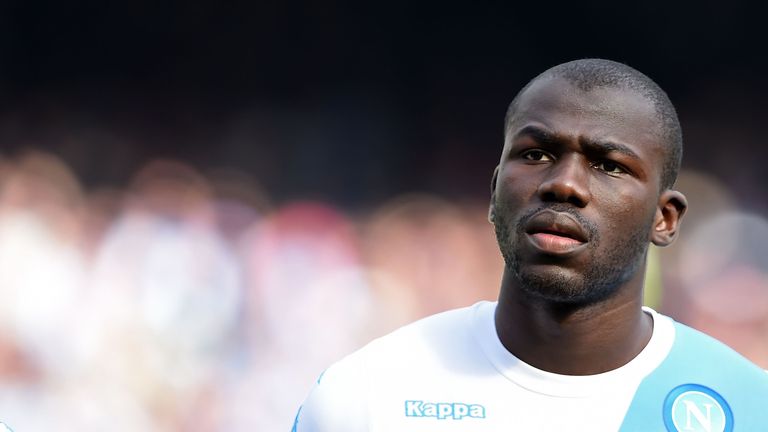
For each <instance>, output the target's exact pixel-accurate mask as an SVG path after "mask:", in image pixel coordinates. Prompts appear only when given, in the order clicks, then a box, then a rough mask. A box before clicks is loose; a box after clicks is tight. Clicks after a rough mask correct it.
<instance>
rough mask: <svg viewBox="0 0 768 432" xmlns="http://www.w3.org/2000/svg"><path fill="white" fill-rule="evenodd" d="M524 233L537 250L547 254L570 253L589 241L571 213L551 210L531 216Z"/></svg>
mask: <svg viewBox="0 0 768 432" xmlns="http://www.w3.org/2000/svg"><path fill="white" fill-rule="evenodd" d="M525 234H526V237H527V238H528V239H529V240H530V242H531V243H532V244H533V246H534V247H535V248H536V249H538V250H539V252H541V253H544V254H548V255H568V254H572V253H574V252H576V251H578V250H580V249H582V248H583V247H585V246H586V244H587V243H588V242H589V236H588V235H587V233H586V231H585V230H584V228H583V227H582V226H581V224H579V223H578V222H577V221H576V220H575V219H574V218H573V217H572V216H571V215H569V214H568V213H560V212H554V211H551V210H544V211H542V212H540V213H538V214H537V215H535V216H534V217H533V218H531V219H530V221H528V223H527V224H526V226H525Z"/></svg>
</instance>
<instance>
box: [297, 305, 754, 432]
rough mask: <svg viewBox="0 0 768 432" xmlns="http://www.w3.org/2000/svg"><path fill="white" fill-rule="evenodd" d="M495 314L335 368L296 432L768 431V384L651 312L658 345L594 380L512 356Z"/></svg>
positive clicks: (424, 329) (423, 331)
mask: <svg viewBox="0 0 768 432" xmlns="http://www.w3.org/2000/svg"><path fill="white" fill-rule="evenodd" d="M495 310H496V303H492V302H480V303H477V304H475V305H474V306H471V307H468V308H463V309H457V310H453V311H448V312H444V313H441V314H437V315H434V316H431V317H428V318H425V319H423V320H420V321H417V322H415V323H413V324H410V325H407V326H405V327H402V328H400V329H398V330H396V331H395V332H393V333H391V334H389V335H387V336H384V337H382V338H379V339H376V340H374V341H373V342H371V343H369V344H368V345H366V346H365V347H363V348H362V349H360V350H358V351H357V352H355V353H353V354H351V355H349V356H347V357H346V358H344V359H342V360H341V361H339V362H337V363H336V364H334V365H332V366H331V367H329V368H328V369H327V370H326V371H325V372H324V373H323V374H322V375H321V377H320V378H319V379H318V382H317V385H316V386H315V388H314V389H313V390H312V391H311V393H310V395H309V397H308V398H307V400H306V401H305V402H304V404H303V405H302V407H301V408H300V409H299V412H298V414H297V415H296V419H295V421H294V426H293V431H294V432H352V431H354V432H361V431H370V432H385V431H387V432H400V431H409V432H441V431H473V432H482V431H617V430H620V431H643V432H648V431H681V432H682V431H686V432H688V431H706V432H715V431H717V432H723V431H728V432H731V431H761V430H768V374H767V373H765V371H763V370H762V369H759V368H758V367H757V366H756V365H754V364H752V363H750V362H749V361H748V360H746V359H745V358H743V357H742V356H741V355H739V354H737V353H736V352H735V351H733V350H732V349H730V348H728V347H727V346H725V345H724V344H722V343H720V342H718V341H716V340H715V339H713V338H711V337H709V336H706V335H704V334H703V333H700V332H698V331H696V330H693V329H691V328H689V327H686V326H684V325H682V324H680V323H677V322H675V321H673V320H672V319H671V318H669V317H666V316H663V315H661V314H659V313H657V312H655V311H653V310H651V309H648V308H645V309H644V310H645V312H646V313H648V314H650V315H651V316H652V317H653V323H654V325H653V335H652V336H651V339H650V341H649V342H648V345H647V346H646V347H645V348H644V349H643V351H641V352H640V354H638V355H637V357H635V358H634V359H633V360H631V361H630V362H629V363H627V364H626V365H624V366H622V367H620V368H618V369H615V370H612V371H609V372H605V373H601V374H597V375H588V376H570V375H559V374H554V373H550V372H546V371H543V370H540V369H537V368H535V367H532V366H530V365H528V364H526V363H524V362H522V361H521V360H519V359H518V358H516V357H515V356H514V355H512V354H511V353H510V352H509V351H507V350H506V349H505V348H504V346H503V345H502V344H501V341H500V340H499V338H498V336H497V333H496V328H495V324H494V312H495Z"/></svg>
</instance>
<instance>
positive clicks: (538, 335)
mask: <svg viewBox="0 0 768 432" xmlns="http://www.w3.org/2000/svg"><path fill="white" fill-rule="evenodd" d="M519 283H520V281H519V280H517V279H516V278H515V277H514V276H512V273H511V272H510V271H508V270H507V271H505V272H504V279H503V282H502V289H501V295H500V296H499V304H498V307H497V309H496V316H495V322H496V331H497V332H498V335H499V339H500V340H501V343H502V344H503V345H504V347H505V348H506V349H507V350H508V351H509V352H511V353H512V354H514V355H515V356H516V357H517V358H519V359H520V360H522V361H524V362H526V363H528V364H529V365H531V366H534V367H536V368H538V369H542V370H545V371H548V372H553V373H558V374H564V375H594V374H598V373H602V372H607V371H610V370H613V369H616V368H618V367H621V366H623V365H625V364H627V363H628V362H629V361H630V360H632V359H633V358H635V356H637V355H638V354H639V353H640V351H642V350H643V348H645V346H646V345H647V344H648V341H649V340H650V338H651V334H652V333H653V321H652V318H651V317H650V316H648V315H647V314H645V313H644V312H643V311H642V286H643V272H642V269H641V270H640V271H638V275H635V276H634V277H633V278H632V279H631V280H630V281H628V282H627V283H626V284H624V285H622V286H621V287H619V289H618V290H617V291H616V292H615V293H614V294H613V295H612V296H611V297H609V298H608V299H605V300H603V301H600V302H598V303H594V304H588V305H572V304H562V303H553V302H550V301H546V300H542V299H534V298H531V297H530V296H526V295H524V294H522V292H521V290H520V289H518V286H519Z"/></svg>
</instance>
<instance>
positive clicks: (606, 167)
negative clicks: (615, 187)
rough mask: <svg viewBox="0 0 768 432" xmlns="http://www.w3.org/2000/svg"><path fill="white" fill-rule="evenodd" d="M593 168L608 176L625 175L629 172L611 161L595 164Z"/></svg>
mask: <svg viewBox="0 0 768 432" xmlns="http://www.w3.org/2000/svg"><path fill="white" fill-rule="evenodd" d="M592 166H594V167H595V168H597V169H599V170H600V171H603V172H606V173H608V174H624V173H626V172H627V170H625V169H624V168H622V166H621V165H619V164H617V163H616V162H612V161H609V160H602V161H598V162H595V163H594V164H593V165H592Z"/></svg>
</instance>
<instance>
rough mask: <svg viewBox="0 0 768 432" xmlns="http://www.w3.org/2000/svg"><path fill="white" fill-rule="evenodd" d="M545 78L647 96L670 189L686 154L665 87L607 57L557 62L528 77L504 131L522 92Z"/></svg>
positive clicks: (664, 179)
mask: <svg viewBox="0 0 768 432" xmlns="http://www.w3.org/2000/svg"><path fill="white" fill-rule="evenodd" d="M543 78H564V79H566V80H567V81H568V82H570V83H571V84H573V85H574V86H576V87H577V88H579V89H581V90H582V91H585V92H588V91H591V90H592V89H595V88H601V87H613V88H619V89H629V90H633V91H635V92H637V93H639V94H640V95H642V96H643V97H645V98H646V99H648V100H649V101H650V102H651V103H652V104H653V106H654V108H655V109H656V114H657V117H658V120H659V127H660V129H661V135H662V139H663V140H664V142H665V144H666V155H665V160H664V167H663V170H662V174H661V188H662V190H664V189H669V188H671V187H672V186H673V185H674V184H675V180H676V179H677V172H678V171H679V170H680V163H681V161H682V158H683V133H682V130H681V129H680V121H679V120H678V118H677V112H676V111H675V107H674V106H673V105H672V102H671V101H670V100H669V97H668V96H667V94H666V93H665V92H664V90H662V89H661V87H659V85H658V84H656V83H655V82H654V81H653V80H652V79H650V78H648V76H646V75H645V74H643V73H642V72H640V71H638V70H637V69H634V68H632V67H630V66H627V65H625V64H623V63H619V62H615V61H611V60H604V59H581V60H574V61H570V62H567V63H563V64H560V65H557V66H554V67H552V68H550V69H547V70H546V71H544V72H542V73H541V74H539V75H538V76H537V77H535V78H534V79H532V80H531V81H529V82H528V84H526V85H525V87H523V88H522V89H521V90H520V92H518V93H517V95H516V96H515V98H514V99H513V100H512V103H510V104H509V108H508V109H507V115H506V117H505V119H504V132H505V134H506V133H508V132H509V130H508V129H509V126H510V122H511V120H512V116H513V115H514V114H515V111H516V109H517V103H518V99H519V98H520V95H522V94H523V93H524V92H525V91H526V90H528V88H530V87H531V85H532V84H533V83H534V82H536V81H538V80H540V79H543Z"/></svg>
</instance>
